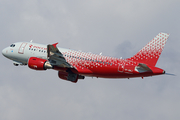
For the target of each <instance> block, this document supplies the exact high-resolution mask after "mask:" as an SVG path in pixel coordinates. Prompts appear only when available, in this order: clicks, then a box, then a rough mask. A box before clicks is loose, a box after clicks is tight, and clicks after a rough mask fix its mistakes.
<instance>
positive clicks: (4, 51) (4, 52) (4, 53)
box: [2, 48, 7, 57]
mask: <svg viewBox="0 0 180 120" xmlns="http://www.w3.org/2000/svg"><path fill="white" fill-rule="evenodd" d="M2 54H3V55H4V56H5V57H6V54H7V53H6V48H5V49H3V50H2Z"/></svg>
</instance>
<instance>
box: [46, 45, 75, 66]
mask: <svg viewBox="0 0 180 120" xmlns="http://www.w3.org/2000/svg"><path fill="white" fill-rule="evenodd" d="M57 44H58V43H55V44H52V45H50V44H49V45H47V57H48V58H49V62H50V63H51V64H52V65H56V66H58V67H66V68H72V66H71V65H70V64H69V63H68V62H67V61H66V59H65V58H64V57H63V54H62V53H61V52H60V51H59V50H58V48H57V47H56V45H57Z"/></svg>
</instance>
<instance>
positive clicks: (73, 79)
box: [58, 71, 85, 83]
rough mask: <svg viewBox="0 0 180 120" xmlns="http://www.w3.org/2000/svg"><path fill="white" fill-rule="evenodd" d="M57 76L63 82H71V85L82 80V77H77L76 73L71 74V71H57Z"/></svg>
mask: <svg viewBox="0 0 180 120" xmlns="http://www.w3.org/2000/svg"><path fill="white" fill-rule="evenodd" d="M58 76H59V78H61V79H63V80H67V81H71V82H73V83H76V82H77V81H78V79H84V78H85V77H84V76H81V75H78V74H76V73H73V72H71V71H68V72H66V71H59V72H58Z"/></svg>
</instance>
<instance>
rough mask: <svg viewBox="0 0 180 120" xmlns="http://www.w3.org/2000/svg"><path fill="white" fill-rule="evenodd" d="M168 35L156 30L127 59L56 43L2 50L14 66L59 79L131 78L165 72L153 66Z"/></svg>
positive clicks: (27, 45) (14, 46)
mask: <svg viewBox="0 0 180 120" xmlns="http://www.w3.org/2000/svg"><path fill="white" fill-rule="evenodd" d="M168 37H169V34H167V33H159V34H158V35H157V36H156V37H155V38H154V39H152V40H151V41H150V42H149V43H148V44H147V45H146V46H144V47H143V48H142V49H141V50H140V51H139V52H138V53H137V54H135V55H134V56H133V57H131V58H127V59H122V58H113V57H108V56H103V55H102V54H100V55H97V54H92V53H86V52H81V51H76V50H72V49H65V48H58V47H57V44H58V43H55V44H48V45H43V44H38V43H33V42H32V41H31V42H16V43H13V44H11V45H10V46H9V47H6V48H5V49H3V50H2V54H3V55H4V56H5V57H6V58H8V59H10V60H12V61H13V64H14V65H15V66H18V65H28V67H29V68H31V69H33V70H40V71H45V70H47V69H53V70H56V71H58V76H59V78H61V79H63V80H67V81H71V82H73V83H76V82H77V81H78V80H79V79H84V78H85V76H86V77H97V78H128V79H129V78H134V77H142V78H144V77H149V76H154V75H162V74H165V71H164V70H163V69H161V68H158V67H155V65H156V63H157V61H158V59H159V57H160V55H161V52H162V50H163V48H164V45H165V44H166V41H167V39H168Z"/></svg>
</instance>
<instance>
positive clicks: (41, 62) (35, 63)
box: [28, 57, 53, 70]
mask: <svg viewBox="0 0 180 120" xmlns="http://www.w3.org/2000/svg"><path fill="white" fill-rule="evenodd" d="M28 67H29V68H31V69H34V70H47V69H52V68H53V66H52V65H51V64H50V63H49V62H48V61H47V60H45V59H41V58H37V57H30V58H29V60H28Z"/></svg>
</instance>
